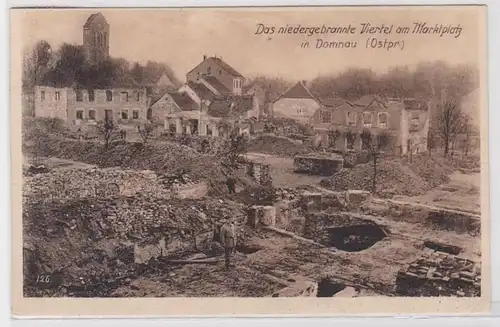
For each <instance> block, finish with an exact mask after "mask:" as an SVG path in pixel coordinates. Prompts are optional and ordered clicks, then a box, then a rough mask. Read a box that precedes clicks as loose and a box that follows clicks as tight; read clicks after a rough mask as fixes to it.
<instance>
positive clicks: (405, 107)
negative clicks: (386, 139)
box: [312, 95, 430, 155]
mask: <svg viewBox="0 0 500 327" xmlns="http://www.w3.org/2000/svg"><path fill="white" fill-rule="evenodd" d="M429 120H430V119H429V106H428V104H427V103H425V102H421V101H418V100H415V99H406V100H403V101H400V100H395V99H387V100H384V99H381V98H380V97H378V96H373V95H367V96H363V97H361V98H360V99H358V100H355V101H338V102H336V103H331V105H330V106H321V107H320V109H318V110H317V111H316V112H315V113H314V115H313V118H312V124H313V127H314V130H315V131H316V133H317V137H319V138H320V139H321V141H323V144H331V142H332V140H331V139H329V138H330V135H331V134H330V133H331V132H332V131H338V132H339V133H338V136H337V137H336V140H335V144H334V146H335V148H337V149H340V150H350V149H351V150H363V149H364V148H365V144H364V142H363V141H362V138H361V134H362V133H363V131H369V132H370V134H371V135H373V136H374V137H375V136H376V135H379V134H381V133H382V132H385V133H387V134H388V135H390V137H391V143H390V145H389V146H388V148H387V151H389V150H393V151H394V153H397V154H401V155H406V154H407V153H409V152H411V153H421V152H425V151H427V135H428V131H429Z"/></svg>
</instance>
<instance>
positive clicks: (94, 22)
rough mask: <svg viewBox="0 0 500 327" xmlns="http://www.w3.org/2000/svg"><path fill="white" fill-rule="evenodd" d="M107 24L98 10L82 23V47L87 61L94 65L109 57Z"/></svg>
mask: <svg viewBox="0 0 500 327" xmlns="http://www.w3.org/2000/svg"><path fill="white" fill-rule="evenodd" d="M109 32H110V31H109V24H108V23H107V22H106V18H104V15H103V14H101V13H100V12H99V13H97V14H92V15H90V16H89V18H88V19H87V21H86V22H85V24H84V25H83V49H84V53H85V58H86V60H87V62H88V63H90V64H93V65H96V64H99V63H101V62H103V61H104V60H107V59H108V58H109V39H110V34H109Z"/></svg>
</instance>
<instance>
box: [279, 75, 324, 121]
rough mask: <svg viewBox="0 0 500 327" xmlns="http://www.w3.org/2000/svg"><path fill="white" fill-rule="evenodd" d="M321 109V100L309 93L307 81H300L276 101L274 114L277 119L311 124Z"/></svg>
mask: <svg viewBox="0 0 500 327" xmlns="http://www.w3.org/2000/svg"><path fill="white" fill-rule="evenodd" d="M319 108H321V100H320V99H319V98H318V97H316V96H314V95H313V94H312V93H311V92H310V91H309V89H308V88H307V86H306V82H305V81H300V82H298V83H296V84H295V85H293V86H292V87H291V88H290V89H288V91H286V92H285V93H284V94H283V95H281V96H280V97H279V98H278V99H276V100H275V101H274V103H273V105H272V113H273V116H274V117H277V118H288V119H294V120H296V121H298V122H301V123H309V122H310V121H311V119H312V117H313V116H314V113H315V112H316V111H317V110H318V109H319Z"/></svg>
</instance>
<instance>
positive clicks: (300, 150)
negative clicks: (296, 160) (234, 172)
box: [248, 135, 312, 158]
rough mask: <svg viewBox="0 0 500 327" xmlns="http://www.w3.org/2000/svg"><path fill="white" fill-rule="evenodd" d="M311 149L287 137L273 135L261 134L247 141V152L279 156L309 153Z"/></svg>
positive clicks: (286, 156)
mask: <svg viewBox="0 0 500 327" xmlns="http://www.w3.org/2000/svg"><path fill="white" fill-rule="evenodd" d="M311 151H312V150H311V149H310V148H308V147H307V146H305V145H303V144H299V143H297V142H295V141H293V140H291V139H289V138H286V137H282V136H274V135H261V136H258V137H257V138H255V139H253V140H251V141H250V142H249V147H248V152H259V153H268V154H274V155H276V156H279V157H285V158H288V157H294V156H296V155H300V154H307V153H310V152H311Z"/></svg>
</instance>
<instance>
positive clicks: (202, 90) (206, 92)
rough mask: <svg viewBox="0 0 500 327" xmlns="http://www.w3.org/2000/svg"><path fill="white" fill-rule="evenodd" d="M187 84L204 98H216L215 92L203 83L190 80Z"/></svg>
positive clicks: (209, 99) (210, 99)
mask: <svg viewBox="0 0 500 327" xmlns="http://www.w3.org/2000/svg"><path fill="white" fill-rule="evenodd" d="M187 86H189V88H191V90H193V91H194V93H196V95H197V96H198V97H199V98H200V99H202V100H208V101H212V100H213V99H214V98H215V94H214V93H213V92H212V91H210V89H209V88H208V87H206V86H205V85H204V84H202V83H194V82H189V83H188V84H187Z"/></svg>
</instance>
